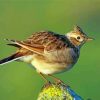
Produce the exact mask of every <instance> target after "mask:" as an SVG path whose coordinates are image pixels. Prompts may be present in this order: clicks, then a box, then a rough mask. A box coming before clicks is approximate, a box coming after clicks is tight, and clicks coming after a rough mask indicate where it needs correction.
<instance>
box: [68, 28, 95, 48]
mask: <svg viewBox="0 0 100 100" xmlns="http://www.w3.org/2000/svg"><path fill="white" fill-rule="evenodd" d="M66 36H67V38H68V39H69V41H70V42H71V43H72V44H73V45H74V46H80V47H81V46H82V45H83V44H84V43H86V42H87V41H90V40H93V39H92V38H90V37H88V36H87V35H86V34H85V33H84V32H83V30H82V29H81V28H80V27H79V26H75V27H74V29H73V31H71V32H69V33H67V34H66Z"/></svg>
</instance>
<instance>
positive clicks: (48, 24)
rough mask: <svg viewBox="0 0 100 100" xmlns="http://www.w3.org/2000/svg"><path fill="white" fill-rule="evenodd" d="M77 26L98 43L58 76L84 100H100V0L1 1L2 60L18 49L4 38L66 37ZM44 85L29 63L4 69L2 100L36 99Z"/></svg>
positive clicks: (0, 70)
mask: <svg viewBox="0 0 100 100" xmlns="http://www.w3.org/2000/svg"><path fill="white" fill-rule="evenodd" d="M74 25H79V26H81V27H82V28H83V30H84V31H85V32H86V33H87V34H88V35H89V36H91V37H93V38H95V40H94V41H91V42H88V43H87V44H85V45H84V46H83V48H82V49H81V55H80V58H79V61H78V63H77V64H76V65H75V66H74V68H73V69H71V70H70V71H68V72H65V73H61V74H57V75H55V76H57V77H59V78H61V79H62V80H63V81H64V82H65V83H67V84H68V85H70V86H71V88H72V89H73V90H75V91H76V92H77V93H78V94H79V95H80V96H82V97H83V98H84V100H87V99H91V100H100V0H0V59H2V58H4V57H6V56H9V55H10V54H12V53H13V52H15V50H16V48H14V47H9V46H7V45H6V43H7V42H6V41H5V40H4V38H10V39H17V40H24V39H26V38H27V37H29V36H30V35H31V34H32V33H33V32H36V31H41V30H51V31H54V32H58V33H60V34H64V33H66V32H69V31H70V30H72V29H73V26H74ZM43 84H44V81H43V80H42V78H41V77H40V76H39V75H38V74H37V72H36V71H35V70H33V69H32V68H31V67H30V66H29V65H27V64H25V63H21V62H12V63H9V64H6V65H3V66H0V100H36V98H37V95H38V93H39V91H40V90H41V87H42V86H43Z"/></svg>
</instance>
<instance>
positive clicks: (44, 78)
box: [39, 72, 50, 83]
mask: <svg viewBox="0 0 100 100" xmlns="http://www.w3.org/2000/svg"><path fill="white" fill-rule="evenodd" d="M39 75H40V76H41V77H42V78H43V80H44V81H45V82H46V83H50V81H48V80H47V79H46V77H45V76H44V74H42V73H41V72H39Z"/></svg>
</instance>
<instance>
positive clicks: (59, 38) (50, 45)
mask: <svg viewBox="0 0 100 100" xmlns="http://www.w3.org/2000/svg"><path fill="white" fill-rule="evenodd" d="M10 41H12V44H16V45H18V46H19V47H22V48H25V49H27V50H29V51H32V52H34V53H37V54H41V55H43V54H44V50H45V51H55V50H59V49H60V50H61V49H63V48H66V47H67V46H68V45H69V42H68V40H67V38H66V37H64V36H63V35H59V34H56V33H54V32H51V31H42V32H37V33H33V35H32V36H31V37H29V38H28V39H27V40H26V41H16V40H10ZM10 45H11V44H10ZM16 45H15V46H16Z"/></svg>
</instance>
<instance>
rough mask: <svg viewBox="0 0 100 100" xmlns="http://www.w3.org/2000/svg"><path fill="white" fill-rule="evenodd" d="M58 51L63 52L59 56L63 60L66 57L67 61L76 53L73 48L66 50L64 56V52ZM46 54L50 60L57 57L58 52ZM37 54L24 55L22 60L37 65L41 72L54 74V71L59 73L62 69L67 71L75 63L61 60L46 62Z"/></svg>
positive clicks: (36, 67)
mask: <svg viewBox="0 0 100 100" xmlns="http://www.w3.org/2000/svg"><path fill="white" fill-rule="evenodd" d="M67 50H68V49H67ZM66 52H67V53H66ZM58 53H59V54H60V53H61V55H60V56H59V57H58V58H59V59H60V60H62V59H63V58H64V59H67V61H70V59H71V57H72V56H71V55H75V53H74V51H73V49H69V51H65V52H64V53H63V56H62V52H58ZM70 53H71V54H70ZM65 54H67V55H65ZM46 55H48V59H49V60H50V59H51V58H52V59H53V58H54V59H56V58H55V57H56V55H58V54H56V53H54V52H53V54H52V53H50V54H46ZM54 55H55V56H54ZM36 56H37V55H30V56H25V57H22V58H21V59H20V60H22V61H24V62H27V63H29V64H31V65H32V66H34V67H35V69H36V70H37V71H38V72H41V73H43V74H54V73H59V72H62V71H66V70H68V69H70V68H71V67H72V66H73V65H74V64H72V63H71V64H68V63H61V62H59V63H58V62H52V61H51V62H46V60H43V59H38V58H37V57H36ZM59 59H58V60H59ZM76 59H77V58H76Z"/></svg>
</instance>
